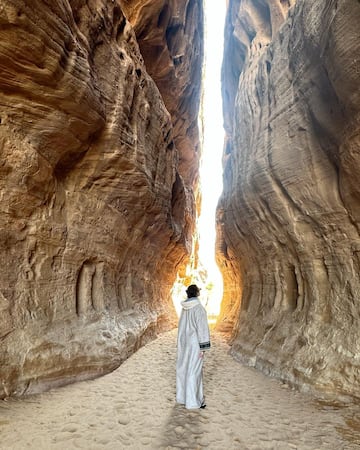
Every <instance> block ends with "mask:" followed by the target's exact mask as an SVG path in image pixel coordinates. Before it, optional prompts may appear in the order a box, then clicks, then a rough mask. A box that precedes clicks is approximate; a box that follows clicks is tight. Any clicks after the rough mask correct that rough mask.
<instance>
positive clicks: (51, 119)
mask: <svg viewBox="0 0 360 450" xmlns="http://www.w3.org/2000/svg"><path fill="white" fill-rule="evenodd" d="M49 5H50V4H49V2H46V1H45V0H31V1H30V0H12V1H10V0H5V1H3V2H2V4H1V7H0V23H1V26H0V37H1V39H0V118H1V125H0V150H1V153H0V195H1V203H0V207H1V215H0V252H1V262H2V270H1V273H0V281H1V282H0V311H1V315H0V398H1V397H6V396H10V395H22V394H25V393H32V392H38V391H41V390H43V389H46V388H48V387H51V386H55V385H61V384H64V383H67V382H70V381H72V380H79V379H85V378H89V377H94V376H97V375H100V374H103V373H105V372H108V371H110V370H112V369H114V368H116V367H117V366H118V365H119V364H120V363H121V362H122V361H123V360H124V359H126V358H127V357H128V356H129V355H130V354H131V353H132V352H134V351H135V350H136V349H137V348H138V347H139V346H141V345H143V344H144V343H145V342H146V341H147V340H148V339H149V338H152V337H154V336H155V335H156V333H157V332H160V331H163V330H166V329H169V328H170V327H172V326H174V324H175V322H176V317H175V312H174V308H173V304H172V301H171V296H170V290H171V288H172V285H173V283H174V281H175V278H176V275H177V272H178V271H179V270H180V271H181V268H182V267H184V266H185V264H186V262H187V260H188V258H189V254H190V252H191V247H192V239H193V232H194V226H195V221H196V220H195V217H196V211H197V208H198V201H199V200H198V193H197V183H198V161H199V152H200V150H199V134H198V128H197V116H198V111H199V103H200V84H201V70H202V58H203V11H202V2H201V1H200V0H199V1H196V0H195V1H176V0H169V1H167V2H166V1H136V0H134V1H129V0H127V1H125V0H124V1H120V2H118V1H112V2H109V1H107V0H88V1H86V0H79V1H71V2H69V1H68V0H60V1H58V2H55V3H54V2H52V4H51V6H49ZM139 46H140V50H139ZM144 61H145V62H144ZM149 74H150V75H149ZM159 91H160V92H159Z"/></svg>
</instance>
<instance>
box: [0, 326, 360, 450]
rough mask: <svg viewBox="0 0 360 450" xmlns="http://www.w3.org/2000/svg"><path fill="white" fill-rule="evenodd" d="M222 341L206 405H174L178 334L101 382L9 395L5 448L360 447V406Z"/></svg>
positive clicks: (217, 341)
mask: <svg viewBox="0 0 360 450" xmlns="http://www.w3.org/2000/svg"><path fill="white" fill-rule="evenodd" d="M212 339H213V346H212V349H211V351H210V352H209V353H208V354H207V355H206V357H205V358H206V360H205V372H204V388H205V395H206V402H207V408H206V409H204V410H200V409H199V410H186V409H184V407H182V406H180V405H176V404H175V403H174V397H175V352H176V330H175V331H172V332H170V333H166V334H164V335H162V336H160V337H159V338H158V339H156V340H155V341H153V342H151V343H150V344H148V345H147V346H145V347H144V348H142V349H140V350H139V351H138V352H137V353H136V354H135V355H133V356H132V357H131V358H130V359H128V360H127V361H126V362H125V363H124V364H123V365H122V366H121V367H120V368H119V369H118V370H116V371H115V372H113V373H111V374H109V375H106V376H104V377H102V378H100V379H97V380H92V381H85V382H81V383H77V384H74V385H70V386H67V387H64V388H60V389H56V390H53V391H51V392H47V393H44V394H41V395H38V396H31V397H27V398H25V399H8V400H7V401H0V449H1V450H16V449H21V450H24V449H34V450H42V449H44V450H52V449H61V450H70V449H86V450H100V449H111V450H115V449H116V450H118V449H176V448H183V449H203V448H207V449H216V450H231V449H239V450H247V449H259V450H262V449H280V450H288V449H299V450H307V449H309V450H310V449H311V450H315V449H319V450H320V449H321V450H322V449H331V450H340V449H344V450H345V449H360V408H359V407H358V406H357V405H354V404H348V405H343V404H337V403H330V402H325V401H319V400H315V399H314V398H313V397H311V396H309V395H305V394H301V393H298V392H296V391H294V390H291V389H289V388H288V387H287V386H286V385H284V384H282V383H281V382H279V381H276V380H273V379H270V378H267V377H265V376H264V375H262V374H261V373H258V372H256V371H255V370H253V369H251V368H248V367H244V366H242V365H241V364H239V363H237V362H236V361H234V360H233V359H232V358H231V357H230V356H229V355H228V353H227V351H228V346H227V344H226V343H225V341H224V340H223V339H222V337H221V336H220V335H215V334H214V333H213V334H212Z"/></svg>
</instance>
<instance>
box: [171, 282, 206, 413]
mask: <svg viewBox="0 0 360 450" xmlns="http://www.w3.org/2000/svg"><path fill="white" fill-rule="evenodd" d="M186 294H187V297H188V298H187V299H186V300H185V301H183V302H181V306H182V311H181V315H180V319H179V329H178V338H177V362H176V402H177V403H181V404H183V405H185V408H187V409H194V408H205V406H206V404H205V398H204V393H203V381H202V369H203V362H204V352H205V351H206V350H208V349H209V348H210V332H209V325H208V321H207V315H206V310H205V308H204V307H203V306H202V304H201V302H200V300H199V298H198V297H199V295H200V289H199V288H198V287H197V286H196V285H195V284H192V285H190V286H189V287H188V288H187V289H186Z"/></svg>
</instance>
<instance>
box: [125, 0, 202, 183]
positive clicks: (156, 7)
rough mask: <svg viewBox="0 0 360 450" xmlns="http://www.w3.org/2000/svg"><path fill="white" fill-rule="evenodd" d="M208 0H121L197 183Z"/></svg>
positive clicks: (187, 173) (190, 179) (189, 178)
mask: <svg viewBox="0 0 360 450" xmlns="http://www.w3.org/2000/svg"><path fill="white" fill-rule="evenodd" d="M202 3H203V0H167V1H164V0H121V4H122V6H123V9H124V12H125V15H126V16H127V18H128V19H129V21H130V23H131V24H132V26H133V27H134V31H135V33H136V37H137V40H138V43H139V46H140V50H141V54H142V56H143V58H144V61H145V65H146V68H147V71H148V72H149V74H150V75H151V77H152V78H153V79H154V80H155V82H156V85H157V86H158V88H159V90H160V92H161V95H162V97H163V99H164V102H165V105H166V108H167V110H168V111H169V112H170V114H171V117H172V122H173V125H174V129H173V137H174V143H175V145H176V148H177V149H178V151H179V172H180V175H181V176H182V178H183V179H184V180H185V182H186V184H187V185H190V186H192V188H196V186H197V179H198V169H197V168H198V163H199V157H200V149H199V145H200V144H199V130H198V115H199V114H198V113H199V102H200V95H201V91H200V84H201V75H202V71H201V66H202V58H203V6H202Z"/></svg>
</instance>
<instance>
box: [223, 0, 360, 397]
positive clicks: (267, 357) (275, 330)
mask: <svg viewBox="0 0 360 450" xmlns="http://www.w3.org/2000/svg"><path fill="white" fill-rule="evenodd" d="M294 3H295V2H294V1H283V0H253V1H246V0H230V1H229V4H228V16H227V23H226V31H225V53H224V63H223V96H224V114H225V126H226V135H227V137H226V145H225V150H224V192H223V195H222V198H221V200H220V202H219V206H218V211H217V224H218V230H219V234H218V236H219V237H218V241H217V252H218V253H217V255H218V256H217V257H218V262H219V265H220V267H221V269H222V271H223V274H224V279H225V292H226V295H225V296H224V301H223V306H222V310H221V317H220V320H221V321H222V324H221V325H220V326H221V327H223V328H225V329H231V328H233V343H232V353H233V355H234V356H235V357H237V358H239V359H241V360H243V361H246V362H247V363H248V364H251V365H253V366H256V367H258V368H260V369H262V370H264V371H265V372H267V373H269V374H272V375H274V376H277V377H280V378H282V379H284V380H287V381H289V382H290V383H295V384H297V385H300V386H302V387H304V388H310V387H315V388H317V389H321V390H323V391H327V392H331V393H333V392H336V393H338V394H339V393H342V394H350V395H353V396H357V397H360V302H359V299H360V297H359V295H360V257H359V255H360V237H359V227H360V187H359V183H358V180H359V174H360V116H359V112H360V28H359V23H360V2H359V1H358V0H317V1H310V0H297V2H296V4H294Z"/></svg>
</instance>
